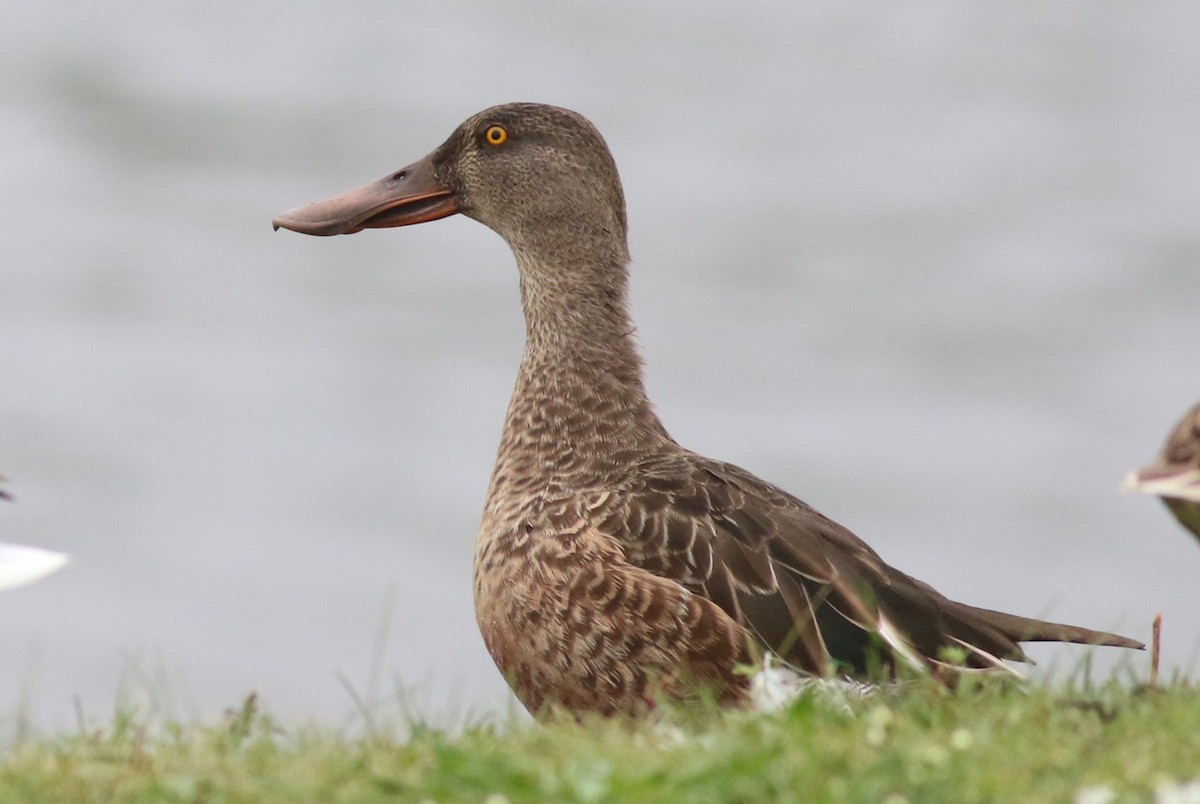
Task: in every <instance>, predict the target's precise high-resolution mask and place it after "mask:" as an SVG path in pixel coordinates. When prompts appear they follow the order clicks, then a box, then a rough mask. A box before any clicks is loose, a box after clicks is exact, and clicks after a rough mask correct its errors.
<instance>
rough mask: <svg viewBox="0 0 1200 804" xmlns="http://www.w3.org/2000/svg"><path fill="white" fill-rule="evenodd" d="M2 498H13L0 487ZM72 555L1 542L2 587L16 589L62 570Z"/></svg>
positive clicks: (0, 496)
mask: <svg viewBox="0 0 1200 804" xmlns="http://www.w3.org/2000/svg"><path fill="white" fill-rule="evenodd" d="M0 499H5V500H10V499H12V498H11V497H10V496H9V495H8V494H7V493H6V492H5V491H4V490H3V489H0ZM70 560H71V557H70V556H69V555H67V554H66V553H58V552H55V551H54V550H44V549H42V548H41V547H27V546H25V545H21V544H7V543H5V542H0V589H15V588H16V587H18V586H24V585H25V584H28V583H33V582H34V581H37V580H40V579H42V578H45V577H46V576H47V575H49V574H50V573H52V572H55V571H57V570H60V569H62V568H63V566H65V565H66V563H67V562H68V561H70Z"/></svg>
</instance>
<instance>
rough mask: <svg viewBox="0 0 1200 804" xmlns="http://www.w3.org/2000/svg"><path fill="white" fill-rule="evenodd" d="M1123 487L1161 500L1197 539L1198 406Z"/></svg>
mask: <svg viewBox="0 0 1200 804" xmlns="http://www.w3.org/2000/svg"><path fill="white" fill-rule="evenodd" d="M1125 488H1126V489H1127V490H1129V491H1136V492H1141V493H1143V494H1156V495H1158V496H1159V497H1161V498H1162V501H1163V502H1164V503H1165V504H1166V506H1167V508H1168V509H1169V510H1170V511H1171V513H1172V514H1174V515H1175V518H1176V519H1178V520H1179V523H1180V524H1181V525H1183V526H1184V527H1185V528H1187V529H1188V530H1190V531H1191V532H1192V533H1193V534H1195V536H1196V538H1197V539H1200V404H1197V405H1196V406H1195V407H1194V408H1192V409H1191V410H1189V411H1188V412H1187V413H1185V414H1184V415H1183V418H1182V419H1180V420H1179V423H1178V424H1176V425H1175V429H1174V430H1172V431H1171V434H1170V435H1169V436H1167V442H1166V443H1165V444H1163V448H1162V450H1161V451H1159V453H1158V455H1157V456H1156V457H1155V458H1154V461H1153V462H1151V463H1150V464H1149V465H1148V466H1145V467H1143V468H1141V469H1138V470H1137V471H1135V472H1131V473H1130V474H1129V475H1128V477H1126V479H1125Z"/></svg>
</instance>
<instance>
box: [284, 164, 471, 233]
mask: <svg viewBox="0 0 1200 804" xmlns="http://www.w3.org/2000/svg"><path fill="white" fill-rule="evenodd" d="M456 212H458V201H457V200H456V199H455V197H454V191H453V190H451V189H450V188H449V187H447V186H446V185H445V184H443V183H442V182H441V181H439V180H438V178H437V175H436V174H435V173H434V169H433V161H432V159H431V158H430V157H426V158H424V159H422V160H421V161H419V162H414V163H413V164H411V165H409V166H408V167H406V168H404V169H402V170H398V171H396V172H395V173H393V174H391V175H390V176H387V177H385V178H382V179H380V180H379V181H376V182H372V183H370V184H367V185H365V186H363V187H359V188H358V189H355V190H350V191H348V192H345V193H342V194H341V195H337V196H334V197H333V198H330V199H327V200H325V201H318V202H317V203H315V204H309V205H308V206H306V207H298V208H297V209H292V210H288V211H287V212H285V213H283V214H282V215H280V216H279V217H277V218H275V220H273V221H272V222H271V223H272V224H273V225H274V226H275V228H276V229H291V230H292V231H293V232H300V233H301V234H309V235H319V236H327V235H338V234H353V233H355V232H361V231H362V230H363V229H384V228H387V227H390V226H410V225H412V224H414V223H425V222H427V221H435V220H437V219H438V218H445V217H447V216H449V215H453V214H455V213H456Z"/></svg>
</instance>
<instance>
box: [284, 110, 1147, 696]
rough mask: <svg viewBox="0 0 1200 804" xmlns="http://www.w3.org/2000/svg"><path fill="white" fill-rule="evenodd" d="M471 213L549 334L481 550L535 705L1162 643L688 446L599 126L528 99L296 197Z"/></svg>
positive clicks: (535, 347)
mask: <svg viewBox="0 0 1200 804" xmlns="http://www.w3.org/2000/svg"><path fill="white" fill-rule="evenodd" d="M456 212H460V213H462V214H464V215H467V216H468V217H471V218H474V219H476V220H478V221H480V222H481V223H484V224H485V225H487V226H489V227H490V228H492V229H493V230H495V231H496V232H497V233H499V234H500V235H501V236H502V237H503V238H504V239H505V240H506V241H507V242H508V244H509V245H510V246H511V247H512V250H513V253H514V254H515V256H516V260H517V266H518V268H519V271H520V282H521V299H522V302H523V306H524V311H525V322H526V341H525V352H524V355H523V357H522V360H521V368H520V371H519V372H518V374H517V383H516V388H515V390H514V391H513V396H512V401H511V403H510V404H509V409H508V416H507V419H506V421H505V425H504V433H503V436H502V437H501V441H500V450H499V454H498V456H497V459H496V468H495V471H494V473H493V475H492V480H491V485H490V488H489V489H488V496H487V504H486V506H485V509H484V515H483V524H482V526H481V528H480V534H479V541H478V544H477V548H476V556H475V610H476V615H477V617H478V621H479V627H480V630H481V632H482V633H483V638H484V641H485V643H486V644H487V647H488V650H489V651H490V652H491V654H492V657H493V658H494V659H495V661H496V664H497V666H498V667H499V668H500V671H501V672H502V673H503V674H504V675H505V677H506V678H507V679H508V681H509V683H510V684H511V685H512V687H513V689H514V691H515V692H516V694H517V696H518V697H519V698H520V700H521V701H522V703H524V704H525V706H526V707H528V708H529V709H530V710H531V711H535V712H536V711H539V710H541V709H542V708H543V707H544V706H547V705H557V706H561V707H564V708H566V709H569V710H571V711H589V710H590V711H600V712H605V713H611V712H638V711H642V710H644V708H645V707H647V706H649V705H650V704H651V703H652V701H653V700H654V699H655V698H656V697H658V696H668V697H673V698H678V697H686V696H688V695H691V694H693V693H694V692H695V690H696V686H697V683H699V684H701V685H704V686H708V687H710V688H711V689H712V690H713V691H714V694H716V695H717V696H718V697H719V698H720V699H722V700H725V701H728V702H737V701H740V700H742V699H743V698H744V696H745V692H746V688H747V681H746V678H745V677H744V676H742V675H740V674H738V673H736V672H735V666H736V665H738V664H744V663H748V662H752V661H754V660H755V659H756V658H757V657H758V656H760V655H761V654H762V653H763V652H764V651H770V652H773V653H775V654H777V655H778V656H780V657H781V658H782V659H784V660H785V661H787V662H789V663H790V664H792V665H793V666H794V667H797V668H799V669H801V670H804V671H807V672H810V673H814V674H820V675H827V674H831V673H844V674H847V675H860V674H863V673H865V672H866V671H867V670H868V667H869V666H870V665H871V664H872V662H873V661H875V660H877V661H880V662H882V663H884V664H885V665H886V664H888V663H893V662H896V661H904V662H906V663H909V664H914V665H918V666H922V667H936V666H938V663H939V660H940V657H941V655H942V652H943V650H944V649H945V648H964V649H966V654H967V661H968V663H969V665H971V666H973V667H991V666H996V665H999V664H1000V660H1001V659H1017V660H1021V659H1024V658H1025V655H1024V653H1023V652H1022V651H1021V648H1020V646H1019V645H1018V642H1021V641H1031V640H1063V641H1072V642H1087V643H1094V644H1104V645H1118V646H1123V647H1141V645H1140V643H1137V642H1135V641H1133V640H1129V639H1125V638H1124V637H1119V636H1115V635H1112V634H1106V633H1102V632H1098V631H1090V630H1088V629H1084V628H1076V627H1073V626H1067V625H1059V624H1055V623H1046V622H1041V621H1039V620H1032V619H1027V618H1024V617H1016V616H1013V615H1008V614H1002V613H999V612H994V611H988V610H985V609H978V608H974V607H972V606H966V605H963V604H961V603H955V602H953V601H951V600H948V599H947V598H945V597H943V596H942V595H940V594H938V593H937V592H936V591H934V590H933V589H932V588H930V587H929V586H927V585H926V584H923V583H921V582H920V581H917V580H915V579H913V578H910V577H909V576H907V575H905V574H904V573H902V572H900V571H898V570H896V569H893V568H892V567H890V566H888V565H887V564H886V563H884V562H883V560H882V559H881V558H880V557H879V556H878V555H876V553H875V552H874V551H873V550H872V549H871V548H870V547H868V546H867V545H866V544H865V543H864V542H863V541H862V540H860V539H859V538H858V537H856V536H855V535H854V534H852V533H851V532H850V531H848V530H846V529H845V528H843V527H842V526H840V525H838V524H837V523H835V522H832V521H830V520H829V519H827V518H825V517H824V516H822V515H821V514H819V513H818V512H816V511H814V510H813V509H812V508H810V507H809V506H807V505H805V504H804V503H802V502H801V501H800V500H798V499H796V498H795V497H793V496H791V495H789V494H787V493H785V492H783V491H781V490H780V489H778V488H776V487H774V486H772V485H770V484H768V483H765V482H763V481H762V480H759V479H758V478H757V477H755V476H753V475H751V474H750V473H749V472H746V471H745V470H743V469H739V468H738V467H736V466H732V465H730V464H726V463H721V462H719V461H713V460H710V459H708V458H704V457H702V456H700V455H696V454H695V453H693V452H690V451H688V450H686V449H684V448H683V447H681V446H680V445H679V444H677V443H676V442H675V441H674V440H673V439H672V438H671V437H670V436H669V435H668V434H667V432H666V430H665V429H663V426H662V424H661V423H660V422H659V420H658V417H657V416H656V415H655V413H654V411H653V409H652V407H651V405H650V402H649V400H648V399H647V398H646V393H645V389H644V387H643V384H642V367H641V361H640V358H639V357H638V353H637V350H636V348H635V345H634V341H633V335H632V333H633V325H632V323H631V322H630V320H629V314H628V307H627V304H626V292H627V285H628V279H627V264H628V262H629V255H628V251H627V247H626V221H625V201H624V196H623V194H622V191H621V184H620V179H619V178H618V175H617V169H616V166H615V164H614V163H613V159H612V156H611V155H610V154H609V151H608V148H607V146H606V145H605V143H604V140H603V139H602V138H601V136H600V134H599V132H597V131H596V129H595V128H594V127H593V126H592V125H591V124H590V123H589V122H588V121H587V120H585V119H584V118H583V117H581V116H580V115H578V114H576V113H574V112H571V111H567V110H565V109H558V108H555V107H551V106H543V105H537V104H508V105H504V106H497V107H494V108H491V109H488V110H486V111H484V112H481V113H480V114H478V115H475V116H474V117H472V118H470V119H469V120H467V121H466V122H465V123H463V124H462V125H461V126H459V128H458V129H457V130H456V131H455V132H454V133H453V134H452V135H451V136H450V138H449V140H447V141H446V143H445V144H443V145H442V146H441V147H440V148H438V149H437V150H436V151H434V152H433V153H432V154H431V155H430V156H429V157H427V158H426V159H423V160H421V161H420V162H416V163H414V164H413V165H410V166H409V167H408V168H405V169H404V170H401V171H398V172H397V173H395V174H393V175H391V176H388V177H386V178H385V179H382V180H380V181H379V182H375V183H374V184H371V185H368V186H366V187H364V188H361V189H360V190H356V191H351V192H350V193H347V194H344V195H342V196H338V197H337V198H334V199H330V200H329V201H325V202H321V203H318V204H313V205H310V206H308V207H304V208H301V209H297V210H293V211H291V212H288V213H285V214H284V215H282V216H280V217H279V218H276V220H275V225H276V228H279V227H285V228H288V229H292V230H295V231H299V232H304V233H307V234H321V235H330V234H344V233H349V232H355V231H359V230H361V229H364V228H370V227H386V226H402V225H406V224H411V223H420V222H423V221H428V220H433V219H436V218H440V217H444V216H446V215H451V214H454V213H456Z"/></svg>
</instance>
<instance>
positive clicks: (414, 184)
mask: <svg viewBox="0 0 1200 804" xmlns="http://www.w3.org/2000/svg"><path fill="white" fill-rule="evenodd" d="M455 213H462V214H463V215H466V216H467V217H470V218H474V219H475V220H477V221H479V222H480V223H483V224H484V225H486V226H488V227H490V228H491V229H493V230H495V231H496V232H497V233H498V234H500V236H501V237H503V238H504V239H505V240H507V241H508V242H509V243H510V244H512V245H513V246H514V247H524V246H527V245H529V241H530V239H531V238H532V239H537V237H538V235H539V233H545V234H546V235H547V236H548V237H549V238H551V239H553V234H552V232H554V231H556V230H561V229H563V228H566V229H569V230H571V232H572V234H573V236H574V237H581V236H587V235H589V234H591V235H594V236H601V237H604V236H607V237H608V238H612V239H614V240H619V242H620V243H621V245H622V247H623V245H624V241H625V232H626V223H625V199H624V195H623V193H622V191H621V180H620V178H619V177H618V175H617V168H616V164H615V163H614V162H613V158H612V155H611V154H610V153H609V150H608V146H607V145H606V144H605V142H604V138H603V137H601V136H600V132H599V131H597V130H596V128H595V126H593V125H592V124H591V123H590V122H588V121H587V119H585V118H584V117H583V116H582V115H579V114H577V113H575V112H572V111H570V110H568V109H561V108H558V107H556V106H546V105H544V104H536V103H510V104H505V105H502V106H493V107H492V108H490V109H486V110H485V111H482V112H480V113H479V114H477V115H474V116H473V117H471V118H470V119H468V120H466V121H465V122H464V123H463V124H462V125H460V126H459V127H458V128H457V129H456V130H455V131H454V133H453V134H451V135H450V138H449V139H447V140H446V142H444V143H443V144H442V145H441V147H439V148H438V149H437V150H435V151H434V152H433V153H431V154H430V155H429V156H427V157H425V158H424V159H422V160H420V161H418V162H414V163H413V164H411V165H409V166H408V167H406V168H403V169H401V170H398V171H396V172H395V173H392V174H390V175H388V176H386V177H384V178H382V179H380V180H379V181H376V182H372V183H371V184H368V185H365V186H363V187H359V188H358V189H355V190H350V191H349V192H345V193H342V194H341V195H338V196H335V197H334V198H330V199H328V200H326V201H320V202H318V203H315V204H310V205H308V206H306V207H300V208H298V209H293V210H290V211H288V212H285V213H283V214H282V215H280V216H279V217H277V218H275V220H274V221H273V223H274V225H275V228H276V229H279V228H281V227H282V228H284V229H291V230H292V231H295V232H301V233H303V234H311V235H335V234H352V233H354V232H359V231H362V230H363V229H379V228H385V227H390V226H407V225H409V224H413V223H425V222H426V221H432V220H437V219H438V218H444V217H446V216H448V215H454V214H455ZM560 238H561V235H560Z"/></svg>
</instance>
